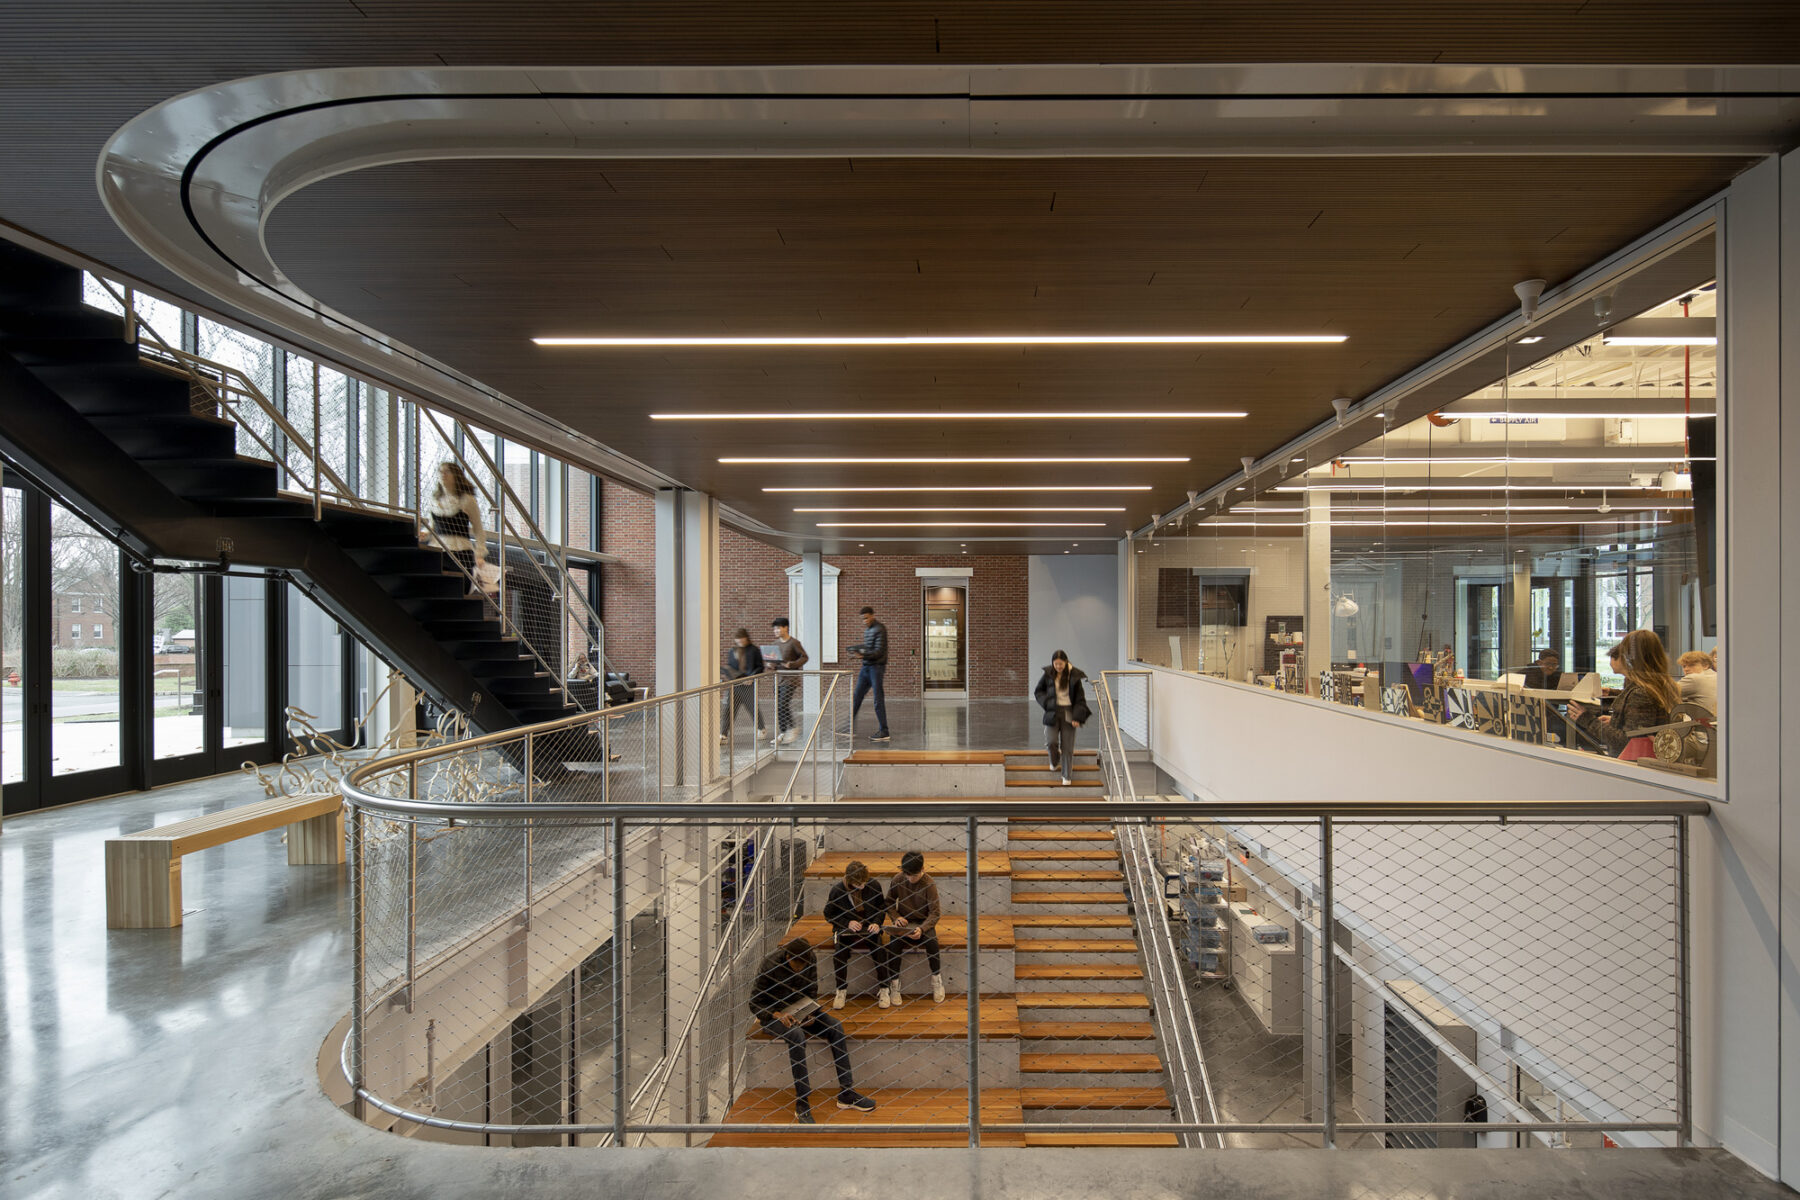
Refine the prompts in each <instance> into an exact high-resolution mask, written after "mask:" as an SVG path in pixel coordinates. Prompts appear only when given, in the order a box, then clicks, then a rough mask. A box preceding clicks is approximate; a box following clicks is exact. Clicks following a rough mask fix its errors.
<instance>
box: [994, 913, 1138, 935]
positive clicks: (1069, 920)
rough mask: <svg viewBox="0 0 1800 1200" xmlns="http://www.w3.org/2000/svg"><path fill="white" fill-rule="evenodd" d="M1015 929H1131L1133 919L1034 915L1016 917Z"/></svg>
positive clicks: (1099, 915)
mask: <svg viewBox="0 0 1800 1200" xmlns="http://www.w3.org/2000/svg"><path fill="white" fill-rule="evenodd" d="M1012 923H1013V929H1014V930H1015V931H1017V930H1020V929H1130V928H1131V918H1130V917H1124V916H1112V915H1101V914H1096V915H1092V916H1084V915H1081V914H1077V913H1032V914H1030V915H1028V916H1015V917H1014V918H1013V919H1012Z"/></svg>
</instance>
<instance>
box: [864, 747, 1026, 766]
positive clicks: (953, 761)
mask: <svg viewBox="0 0 1800 1200" xmlns="http://www.w3.org/2000/svg"><path fill="white" fill-rule="evenodd" d="M1006 755H1007V751H1005V750H858V751H856V752H854V753H853V754H851V755H850V757H848V758H846V759H845V760H844V764H845V765H846V766H852V767H855V766H921V767H923V766H953V767H993V766H999V765H1001V764H1002V763H1004V762H1005V761H1006Z"/></svg>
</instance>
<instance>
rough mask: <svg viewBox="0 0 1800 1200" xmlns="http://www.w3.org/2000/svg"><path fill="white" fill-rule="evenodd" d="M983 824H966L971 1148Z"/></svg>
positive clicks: (977, 1105) (977, 1115) (972, 1139)
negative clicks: (978, 848)
mask: <svg viewBox="0 0 1800 1200" xmlns="http://www.w3.org/2000/svg"><path fill="white" fill-rule="evenodd" d="M980 828H981V826H980V822H979V821H978V820H977V819H976V818H974V817H970V818H969V819H968V823H967V829H968V838H969V849H968V870H969V903H968V909H969V920H968V928H967V935H966V937H965V940H966V941H967V942H968V950H967V952H968V956H969V1145H971V1146H979V1145H981V975H980V971H981V935H980V931H979V927H980V910H979V909H977V908H976V906H975V901H976V894H977V892H978V890H979V885H980V877H979V876H978V875H976V873H975V868H976V867H977V866H978V865H979V861H980V860H979V859H978V858H977V857H976V852H975V847H976V846H977V845H978V844H979V841H980V839H979V837H978V836H977V835H978V833H979V831H980Z"/></svg>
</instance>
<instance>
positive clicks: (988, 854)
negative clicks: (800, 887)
mask: <svg viewBox="0 0 1800 1200" xmlns="http://www.w3.org/2000/svg"><path fill="white" fill-rule="evenodd" d="M903 853H904V851H900V850H870V851H855V850H832V851H828V852H827V853H824V854H821V855H819V857H817V858H815V859H813V861H812V862H811V863H809V864H807V868H806V878H808V879H842V878H843V876H844V868H845V867H847V866H849V865H850V864H851V863H852V862H861V863H862V864H863V865H864V866H866V867H868V868H869V874H870V875H871V876H872V877H873V878H875V879H878V880H882V881H883V884H884V886H885V883H886V881H887V880H889V879H891V878H893V877H894V876H895V875H897V874H898V873H899V871H900V857H901V855H902V854H903ZM935 857H937V858H939V859H940V860H941V861H939V862H935V863H934V864H933V865H932V868H931V871H932V875H933V876H934V877H936V878H939V879H943V878H945V877H953V876H961V877H962V878H964V879H967V878H968V872H967V871H966V870H965V869H964V868H965V866H966V862H965V860H964V858H963V856H962V855H961V854H960V853H956V852H947V853H945V854H943V855H939V856H935ZM975 871H976V873H977V874H978V875H983V876H1006V875H1010V874H1012V859H1011V857H1010V856H1009V855H1008V854H1007V852H1006V851H1004V850H980V851H977V852H976V854H975ZM939 886H940V887H941V886H942V885H941V884H940V885H939Z"/></svg>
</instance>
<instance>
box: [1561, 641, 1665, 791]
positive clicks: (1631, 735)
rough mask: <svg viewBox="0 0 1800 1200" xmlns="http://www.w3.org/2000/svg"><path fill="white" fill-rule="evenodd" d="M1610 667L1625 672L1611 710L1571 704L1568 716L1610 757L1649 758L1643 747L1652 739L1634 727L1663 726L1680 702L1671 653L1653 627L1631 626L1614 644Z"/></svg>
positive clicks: (1649, 727) (1648, 752)
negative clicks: (1602, 711) (1605, 711)
mask: <svg viewBox="0 0 1800 1200" xmlns="http://www.w3.org/2000/svg"><path fill="white" fill-rule="evenodd" d="M1612 665H1613V670H1614V671H1615V672H1616V673H1618V674H1621V675H1624V676H1625V686H1624V687H1623V688H1621V689H1620V690H1619V695H1618V698H1617V699H1615V700H1614V701H1613V706H1612V712H1611V713H1610V714H1609V715H1606V716H1601V715H1600V714H1599V713H1598V712H1597V711H1595V710H1594V709H1591V708H1589V707H1587V706H1586V705H1582V704H1577V703H1574V702H1570V704H1569V717H1570V719H1572V720H1573V721H1574V722H1575V724H1576V725H1577V726H1578V727H1580V729H1581V731H1582V732H1583V733H1585V734H1587V735H1588V737H1590V738H1592V739H1593V740H1594V741H1595V742H1597V743H1598V744H1599V745H1600V747H1601V748H1602V749H1603V750H1604V751H1605V752H1606V753H1607V754H1610V755H1611V756H1612V757H1614V758H1619V759H1625V760H1627V761H1631V760H1635V759H1639V758H1644V757H1647V756H1648V755H1649V754H1651V753H1653V751H1651V750H1649V749H1648V748H1647V745H1648V742H1649V740H1650V739H1649V738H1648V737H1644V738H1642V739H1639V738H1638V737H1637V736H1636V732H1635V731H1636V730H1639V729H1653V728H1655V727H1656V726H1658V725H1667V724H1668V723H1669V714H1670V712H1671V710H1673V709H1674V707H1675V706H1676V705H1677V704H1679V703H1681V693H1680V691H1678V690H1677V689H1676V686H1675V679H1674V677H1673V676H1671V675H1670V674H1669V656H1668V654H1667V653H1665V652H1664V650H1663V644H1662V639H1661V638H1659V637H1657V636H1656V633H1655V632H1654V631H1653V630H1649V629H1634V630H1632V631H1631V632H1630V633H1628V634H1626V635H1625V637H1624V638H1623V640H1621V641H1620V642H1619V644H1618V645H1617V646H1614V647H1613V649H1612ZM1634 742H1636V743H1639V744H1636V745H1634V744H1633V743H1634Z"/></svg>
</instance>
